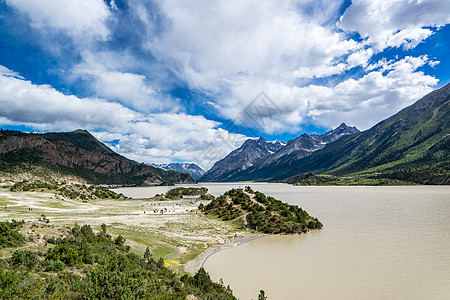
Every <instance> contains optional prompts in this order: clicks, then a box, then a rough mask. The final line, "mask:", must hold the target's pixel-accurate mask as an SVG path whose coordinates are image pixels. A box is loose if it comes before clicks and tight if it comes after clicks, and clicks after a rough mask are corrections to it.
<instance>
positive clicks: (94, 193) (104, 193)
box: [10, 180, 128, 201]
mask: <svg viewBox="0 0 450 300" xmlns="http://www.w3.org/2000/svg"><path fill="white" fill-rule="evenodd" d="M10 191H11V192H28V191H30V192H51V193H54V194H57V195H61V196H64V197H67V198H70V199H73V200H84V201H87V200H99V199H116V200H126V199H128V197H126V196H124V195H123V194H117V193H115V192H113V191H111V190H108V189H107V188H104V187H100V186H94V185H91V186H86V185H83V184H78V183H76V184H66V183H54V184H51V183H46V182H42V181H28V180H24V181H20V182H17V183H15V184H14V185H13V186H11V187H10Z"/></svg>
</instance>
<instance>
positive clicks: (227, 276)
mask: <svg viewBox="0 0 450 300" xmlns="http://www.w3.org/2000/svg"><path fill="white" fill-rule="evenodd" d="M245 185H250V186H252V188H253V189H254V190H258V191H261V192H263V193H265V194H266V195H270V196H273V197H275V198H277V199H279V200H282V201H284V202H287V203H289V204H296V205H299V206H300V207H302V208H303V209H305V210H307V211H308V212H309V213H310V214H311V215H313V216H315V217H317V218H319V220H320V221H321V222H322V223H323V224H324V228H323V229H322V230H320V231H316V232H311V233H308V234H306V235H300V236H267V237H264V238H260V239H256V240H253V241H251V242H249V243H246V244H243V245H240V246H238V247H234V248H230V249H227V250H223V251H220V252H217V253H215V254H213V255H212V256H210V257H209V258H208V259H207V260H206V262H205V265H204V267H205V269H206V270H207V271H208V272H209V273H210V275H211V277H212V278H213V279H214V280H216V281H219V280H220V279H222V280H223V282H224V284H225V285H228V284H229V285H230V286H231V288H232V290H233V291H234V294H235V295H236V296H237V297H238V298H240V299H257V295H258V292H259V290H260V289H264V290H265V292H266V295H267V296H268V298H269V299H311V298H316V299H446V300H447V299H450V187H445V186H444V187H442V186H397V187H319V186H307V187H297V186H290V185H286V184H275V183H251V184H248V183H205V184H201V186H205V187H207V188H208V189H209V190H210V192H211V193H212V194H214V195H216V196H217V195H219V194H221V193H223V192H224V191H226V190H228V189H230V188H233V187H239V186H241V187H244V186H245ZM137 189H139V188H136V189H134V190H135V191H137ZM148 189H149V190H148V192H149V191H150V189H152V188H148ZM125 194H128V193H126V192H125ZM140 196H143V195H140Z"/></svg>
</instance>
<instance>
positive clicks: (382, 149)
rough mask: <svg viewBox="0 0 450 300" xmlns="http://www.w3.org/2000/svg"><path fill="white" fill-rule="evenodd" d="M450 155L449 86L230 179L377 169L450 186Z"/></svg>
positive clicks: (388, 175)
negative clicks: (301, 153)
mask: <svg viewBox="0 0 450 300" xmlns="http://www.w3.org/2000/svg"><path fill="white" fill-rule="evenodd" d="M449 154H450V84H448V85H446V86H445V87H443V88H441V89H439V90H436V91H434V92H432V93H430V94H428V95H426V96H424V97H423V98H422V99H420V100H418V101H417V102H416V103H414V104H413V105H411V106H409V107H407V108H405V109H403V110H401V111H400V112H398V113H397V114H395V115H393V116H392V117H390V118H388V119H386V120H384V121H382V122H380V123H378V124H376V125H375V126H373V127H372V128H370V129H368V130H366V131H363V132H360V133H355V134H353V135H348V136H343V137H341V138H340V139H338V140H336V141H334V142H332V143H330V144H328V145H326V146H325V147H324V148H323V149H321V150H318V151H315V152H314V153H313V154H312V155H310V156H308V157H305V158H301V159H296V157H295V156H294V155H292V154H291V155H285V156H283V157H281V158H280V159H279V160H278V161H277V162H271V163H269V164H266V165H264V167H263V168H257V167H258V166H254V167H252V168H249V169H247V170H245V171H244V172H242V173H240V174H239V176H238V177H234V178H232V180H285V179H286V178H288V177H291V176H294V175H297V174H301V173H306V172H314V173H316V174H319V173H328V174H335V175H340V174H352V173H353V174H355V173H359V174H363V173H364V174H369V173H373V174H381V175H382V176H385V177H386V178H392V179H399V180H405V181H412V182H417V183H425V184H427V183H428V184H450V155H449Z"/></svg>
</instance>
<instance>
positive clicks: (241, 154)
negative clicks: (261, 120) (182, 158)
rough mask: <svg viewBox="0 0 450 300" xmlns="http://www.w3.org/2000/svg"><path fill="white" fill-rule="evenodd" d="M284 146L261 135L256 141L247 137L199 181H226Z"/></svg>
mask: <svg viewBox="0 0 450 300" xmlns="http://www.w3.org/2000/svg"><path fill="white" fill-rule="evenodd" d="M284 146H285V144H284V143H282V142H279V141H276V142H267V141H266V140H265V139H264V138H262V137H261V138H260V139H259V140H257V141H256V140H254V139H248V140H246V141H245V142H244V143H243V144H242V146H241V147H239V148H238V149H236V150H234V151H232V152H231V153H230V154H228V155H227V156H226V157H225V158H223V159H221V160H219V161H218V162H216V163H215V164H214V166H213V167H212V168H211V169H210V170H209V171H208V172H206V173H205V174H204V175H203V176H202V177H201V178H200V181H227V180H228V178H230V177H232V176H234V175H235V174H236V173H239V172H241V171H243V170H245V169H247V168H249V167H251V166H253V165H254V164H256V163H258V162H259V161H261V160H262V159H263V158H266V157H267V156H269V155H271V154H273V153H275V152H277V151H278V150H280V149H281V148H283V147H284Z"/></svg>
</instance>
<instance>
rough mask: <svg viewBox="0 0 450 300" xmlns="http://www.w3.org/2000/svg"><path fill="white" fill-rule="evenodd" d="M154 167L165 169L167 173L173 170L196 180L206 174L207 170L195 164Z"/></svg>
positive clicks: (159, 165)
mask: <svg viewBox="0 0 450 300" xmlns="http://www.w3.org/2000/svg"><path fill="white" fill-rule="evenodd" d="M153 166H156V167H158V168H161V169H164V170H166V171H169V170H172V171H176V172H181V173H186V174H189V175H191V177H192V178H193V179H194V180H198V179H200V178H201V177H202V176H203V175H204V174H205V173H206V171H205V170H203V169H202V168H200V167H199V166H198V165H196V164H194V163H170V164H154V165H153Z"/></svg>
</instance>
